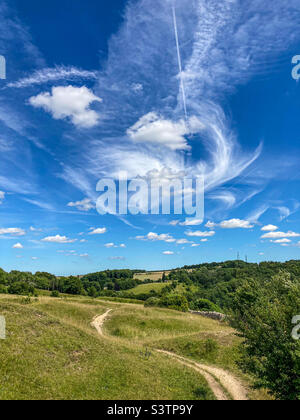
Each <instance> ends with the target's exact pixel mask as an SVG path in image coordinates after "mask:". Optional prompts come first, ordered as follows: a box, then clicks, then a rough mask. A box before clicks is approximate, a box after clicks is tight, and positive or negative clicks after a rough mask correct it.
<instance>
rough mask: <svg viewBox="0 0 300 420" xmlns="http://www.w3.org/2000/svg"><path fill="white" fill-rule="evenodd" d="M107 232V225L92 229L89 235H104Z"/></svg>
mask: <svg viewBox="0 0 300 420" xmlns="http://www.w3.org/2000/svg"><path fill="white" fill-rule="evenodd" d="M106 232H107V229H106V228H105V227H104V228H97V229H91V232H90V233H89V235H103V234H104V233H106Z"/></svg>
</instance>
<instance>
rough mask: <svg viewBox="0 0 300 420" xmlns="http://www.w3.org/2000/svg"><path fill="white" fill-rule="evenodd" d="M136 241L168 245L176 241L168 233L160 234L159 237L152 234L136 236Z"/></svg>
mask: <svg viewBox="0 0 300 420" xmlns="http://www.w3.org/2000/svg"><path fill="white" fill-rule="evenodd" d="M135 239H137V240H139V241H164V242H168V243H172V242H175V241H176V239H174V238H173V237H172V236H171V235H169V234H168V233H162V234H161V235H158V234H157V233H154V232H149V233H148V235H146V236H136V238H135Z"/></svg>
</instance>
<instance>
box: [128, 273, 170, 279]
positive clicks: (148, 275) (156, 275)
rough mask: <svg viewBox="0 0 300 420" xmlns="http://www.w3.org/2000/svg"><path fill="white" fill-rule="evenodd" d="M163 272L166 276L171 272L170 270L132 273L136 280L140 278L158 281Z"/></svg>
mask: <svg viewBox="0 0 300 420" xmlns="http://www.w3.org/2000/svg"><path fill="white" fill-rule="evenodd" d="M163 273H165V275H166V276H168V275H169V274H170V273H171V271H157V272H153V271H151V272H150V271H149V272H147V273H136V274H135V275H134V278H135V279H136V280H141V281H145V280H147V279H149V280H152V281H158V280H161V279H162V276H163Z"/></svg>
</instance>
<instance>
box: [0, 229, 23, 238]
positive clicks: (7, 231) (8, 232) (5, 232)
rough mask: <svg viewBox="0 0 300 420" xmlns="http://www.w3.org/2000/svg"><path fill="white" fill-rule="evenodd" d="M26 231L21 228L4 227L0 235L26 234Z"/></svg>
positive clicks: (0, 230)
mask: <svg viewBox="0 0 300 420" xmlns="http://www.w3.org/2000/svg"><path fill="white" fill-rule="evenodd" d="M25 233H26V232H25V231H24V230H23V229H19V228H2V229H0V235H12V236H24V235H25Z"/></svg>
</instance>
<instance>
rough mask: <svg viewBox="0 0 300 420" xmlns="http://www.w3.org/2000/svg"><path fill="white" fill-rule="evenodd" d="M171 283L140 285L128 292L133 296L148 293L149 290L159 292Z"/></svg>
mask: <svg viewBox="0 0 300 420" xmlns="http://www.w3.org/2000/svg"><path fill="white" fill-rule="evenodd" d="M169 284H171V283H149V284H140V285H139V286H136V287H135V288H134V289H130V290H128V292H131V293H133V294H135V295H139V294H141V293H149V292H151V290H155V291H156V292H160V291H161V290H162V289H163V288H164V287H166V286H167V285H169Z"/></svg>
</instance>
